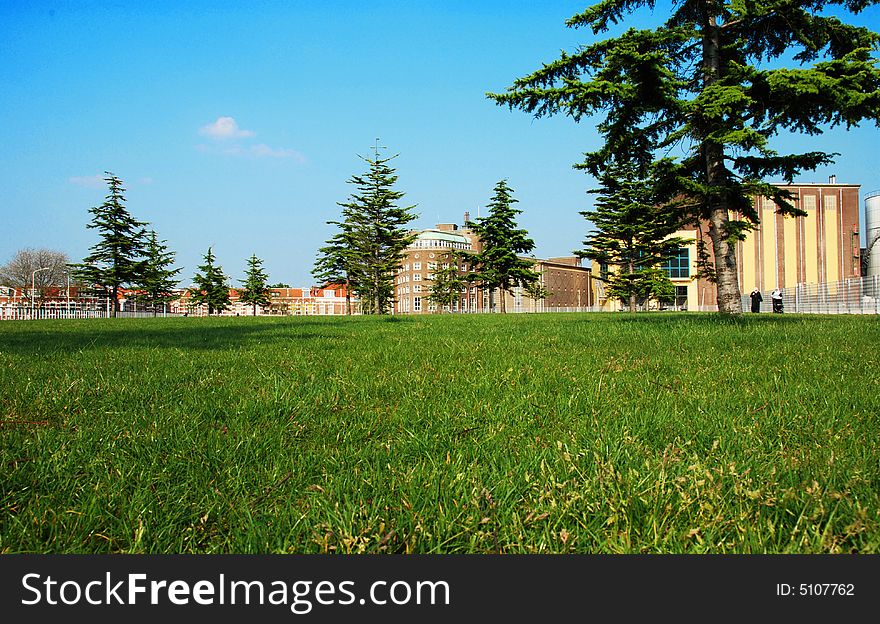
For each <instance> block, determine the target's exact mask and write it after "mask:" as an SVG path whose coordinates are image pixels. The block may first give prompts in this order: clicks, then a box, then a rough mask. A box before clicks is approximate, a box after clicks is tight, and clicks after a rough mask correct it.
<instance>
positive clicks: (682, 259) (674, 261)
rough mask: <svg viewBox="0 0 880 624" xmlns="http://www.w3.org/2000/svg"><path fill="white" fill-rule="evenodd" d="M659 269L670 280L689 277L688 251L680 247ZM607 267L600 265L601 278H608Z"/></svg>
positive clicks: (689, 259)
mask: <svg viewBox="0 0 880 624" xmlns="http://www.w3.org/2000/svg"><path fill="white" fill-rule="evenodd" d="M660 268H661V269H662V270H663V271H665V272H666V276H667V277H669V278H670V279H680V278H686V277H690V276H691V258H690V250H689V249H688V248H687V247H681V248H679V250H678V253H677V254H676V255H674V256H672V257H671V258H668V259H666V260H664V261H663V262H662V263H661V264H660ZM608 271H609V267H608V265H607V264H602V265H601V266H600V267H599V272H600V274H601V275H602V277H603V278H605V277H607V276H608Z"/></svg>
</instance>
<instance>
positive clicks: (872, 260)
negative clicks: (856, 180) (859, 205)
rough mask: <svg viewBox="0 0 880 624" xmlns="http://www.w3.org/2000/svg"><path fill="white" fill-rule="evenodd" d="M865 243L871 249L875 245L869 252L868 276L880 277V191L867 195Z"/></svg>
mask: <svg viewBox="0 0 880 624" xmlns="http://www.w3.org/2000/svg"><path fill="white" fill-rule="evenodd" d="M875 241H876V242H875ZM865 242H866V243H867V245H868V246H869V247H871V243H874V245H873V247H872V248H871V249H869V251H868V253H869V254H870V256H869V257H868V275H878V276H880V191H874V192H873V193H868V194H867V195H865Z"/></svg>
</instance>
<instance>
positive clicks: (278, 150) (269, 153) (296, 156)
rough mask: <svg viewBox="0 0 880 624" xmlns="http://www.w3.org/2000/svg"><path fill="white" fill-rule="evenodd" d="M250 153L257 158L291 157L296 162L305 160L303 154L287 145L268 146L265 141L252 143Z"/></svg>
mask: <svg viewBox="0 0 880 624" xmlns="http://www.w3.org/2000/svg"><path fill="white" fill-rule="evenodd" d="M250 153H251V155H252V156H255V157H257V158H292V159H293V160H295V161H297V162H305V160H306V157H305V156H303V155H302V154H300V153H299V152H297V151H296V150H294V149H290V148H288V147H269V146H268V145H266V144H265V143H260V144H259V145H252V146H251V151H250Z"/></svg>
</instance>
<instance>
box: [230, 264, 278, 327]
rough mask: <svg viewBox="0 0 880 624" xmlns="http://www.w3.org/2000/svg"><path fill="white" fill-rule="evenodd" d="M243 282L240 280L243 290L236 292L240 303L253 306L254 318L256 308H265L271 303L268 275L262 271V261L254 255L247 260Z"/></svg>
mask: <svg viewBox="0 0 880 624" xmlns="http://www.w3.org/2000/svg"><path fill="white" fill-rule="evenodd" d="M244 277H245V278H244V280H240V281H241V283H242V285H244V288H243V289H241V290H239V291H238V298H239V300H240V301H244V302H245V303H250V304H251V305H252V306H253V313H254V316H256V315H257V306H267V305H269V304H271V303H272V298H271V297H270V294H271V292H272V291H271V290H270V289H269V286H268V283H269V275H268V274H267V273H266V271H264V270H263V261H262V260H260V259H259V258H257V255H256V254H253V255H251V257H250V258H248V268H247V272H246V273H245V276H244Z"/></svg>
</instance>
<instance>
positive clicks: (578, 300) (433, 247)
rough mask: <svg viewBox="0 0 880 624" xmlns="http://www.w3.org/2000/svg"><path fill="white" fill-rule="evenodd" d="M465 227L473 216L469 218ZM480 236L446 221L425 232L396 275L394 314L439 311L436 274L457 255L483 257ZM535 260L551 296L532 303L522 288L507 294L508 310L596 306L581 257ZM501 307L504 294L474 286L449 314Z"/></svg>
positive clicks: (412, 246)
mask: <svg viewBox="0 0 880 624" xmlns="http://www.w3.org/2000/svg"><path fill="white" fill-rule="evenodd" d="M464 220H465V223H466V222H468V221H469V220H470V219H469V215H468V213H465V215H464ZM480 251H482V246H481V244H480V240H479V237H478V236H477V235H476V234H475V233H474V232H472V231H471V230H470V229H469V228H464V227H460V226H458V225H456V224H454V223H441V224H438V225H437V226H436V227H435V228H431V229H427V230H421V231H419V232H418V233H417V234H416V239H415V240H414V241H413V243H412V244H411V245H410V246H409V247H408V248H407V249H406V255H405V257H404V259H403V263H402V266H401V267H400V269H399V270H398V272H397V275H396V276H395V284H394V298H395V302H394V313H395V314H427V313H434V312H439V311H440V310H438V308H437V305H436V304H435V303H434V302H432V301H431V300H430V298H429V296H430V294H431V285H432V284H433V283H434V272H435V271H437V270H438V269H442V268H447V267H448V266H449V264H450V263H451V262H453V254H454V252H465V253H467V252H470V253H479V252H480ZM533 260H534V261H535V267H534V268H535V270H536V271H537V272H538V273H539V275H540V283H541V285H543V286H544V287H545V288H546V289H547V290H548V291H549V292H550V295H549V296H548V297H547V298H546V299H545V300H543V301H535V300H532V299H530V298H529V297H528V296H527V295H526V294H525V292H524V289H522V288H514V289H513V291H512V292H511V293H507V294H506V295H505V296H506V297H507V299H506V301H505V307H506V309H507V310H508V311H510V312H532V311H541V310H554V309H559V310H564V309H575V308H586V307H590V306H591V305H592V304H593V288H592V274H591V271H590V269H589V268H587V267H583V266H581V264H580V259H579V258H552V259H549V260H542V259H538V258H534V259H533ZM496 308H500V303H499V301H498V292H491V293H490V292H489V290H487V289H484V288H480V286H479V285H478V284H468V285H467V286H466V287H465V288H463V289H462V292H461V296H460V297H459V298H458V300H457V301H455V302H454V303H453V305H452V306H451V308H450V309H448V310H446V311H449V312H464V313H479V312H490V311H494V310H495V309H496Z"/></svg>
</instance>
